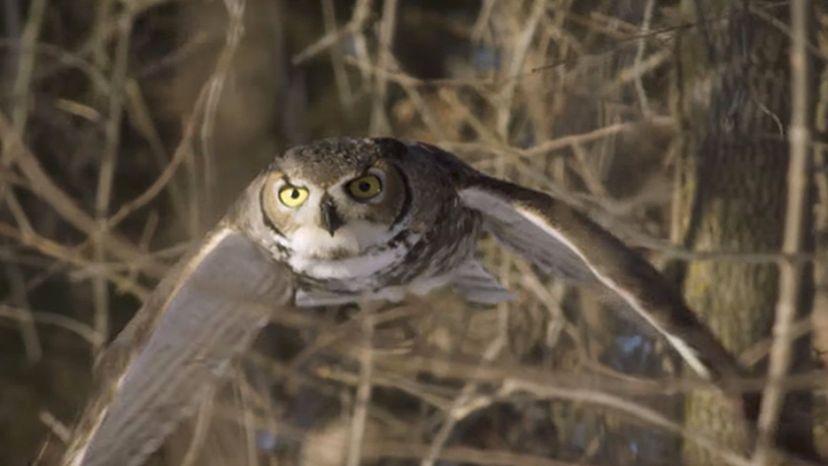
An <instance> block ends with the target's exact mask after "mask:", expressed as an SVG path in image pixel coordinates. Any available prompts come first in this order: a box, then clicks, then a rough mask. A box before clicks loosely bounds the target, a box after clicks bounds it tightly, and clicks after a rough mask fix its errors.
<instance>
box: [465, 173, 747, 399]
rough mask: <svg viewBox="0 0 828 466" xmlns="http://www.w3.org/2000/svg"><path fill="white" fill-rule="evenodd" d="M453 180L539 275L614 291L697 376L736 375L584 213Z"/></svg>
mask: <svg viewBox="0 0 828 466" xmlns="http://www.w3.org/2000/svg"><path fill="white" fill-rule="evenodd" d="M459 183H460V184H461V186H460V187H459V189H458V192H459V195H460V197H461V199H462V201H463V203H464V204H465V205H466V206H467V207H469V208H471V209H474V210H477V211H479V212H481V214H482V215H483V216H484V218H485V220H486V223H487V225H488V226H489V229H490V231H491V233H492V234H493V235H494V236H495V238H497V239H498V240H499V241H500V242H502V243H503V244H505V245H506V246H508V247H510V248H512V249H514V250H515V251H516V252H517V253H518V254H520V255H521V256H523V257H524V258H525V259H527V260H529V261H531V262H533V263H535V264H536V265H537V266H539V267H541V268H543V269H545V270H546V271H549V272H556V273H559V274H563V275H565V276H567V277H570V278H575V279H582V280H592V281H598V282H600V283H602V284H603V285H604V286H606V287H607V288H609V289H610V290H612V291H614V292H615V293H617V294H618V296H620V297H621V298H622V299H623V300H624V301H625V302H626V303H627V304H628V305H629V306H630V307H631V308H632V309H633V310H635V311H636V312H637V313H638V314H639V315H640V316H641V317H643V318H644V320H646V321H647V322H648V323H649V324H650V325H652V327H654V328H655V329H656V330H657V331H658V332H659V333H661V334H663V335H664V337H665V338H666V339H667V341H668V342H669V343H670V344H671V345H672V346H673V348H674V349H675V350H676V351H677V352H678V353H679V354H680V355H681V356H682V358H683V359H684V360H685V361H686V362H687V364H688V365H689V366H690V367H691V368H692V369H693V370H694V371H695V372H697V373H698V374H699V375H700V376H702V377H704V378H706V379H710V380H713V381H716V382H717V383H719V384H720V385H726V384H727V383H728V382H729V381H732V380H733V379H735V378H736V377H738V376H739V375H740V374H741V373H742V372H743V371H742V369H741V367H740V366H739V364H738V363H737V361H736V360H735V358H734V357H733V356H732V355H731V354H730V353H729V352H728V351H727V350H726V349H725V348H724V347H723V346H722V344H721V343H720V342H719V340H718V339H717V338H716V337H715V336H714V335H713V333H712V332H711V331H710V330H709V329H708V328H707V327H706V326H705V325H704V324H703V323H702V322H701V321H700V320H699V319H698V318H697V317H696V315H695V314H694V313H693V312H692V311H691V310H690V309H689V308H688V306H687V305H686V304H685V302H684V300H683V298H682V297H681V295H680V294H679V293H678V291H677V290H676V289H675V288H674V287H673V286H672V285H671V284H670V283H669V282H667V280H666V279H665V278H664V277H663V276H662V275H661V274H659V273H658V272H657V271H656V270H655V268H653V266H652V265H651V264H650V263H649V262H647V261H646V260H645V259H644V258H642V257H641V256H640V255H638V254H637V253H636V252H634V251H633V250H631V249H630V248H628V247H627V246H626V245H625V244H624V243H623V242H621V241H620V240H618V239H617V238H616V237H614V236H613V235H612V234H610V233H609V232H608V231H606V230H604V229H603V228H601V227H600V226H599V225H597V224H596V223H594V222H592V221H591V220H589V219H588V218H587V217H585V216H584V215H582V214H580V213H579V212H577V211H576V210H574V209H573V208H571V207H570V206H568V205H567V204H565V203H563V202H561V201H559V200H557V199H554V198H552V197H550V196H549V195H547V194H545V193H541V192H538V191H534V190H531V189H527V188H524V187H521V186H518V185H515V184H512V183H509V182H505V181H501V180H498V179H495V178H491V177H487V176H484V175H481V174H475V175H468V176H466V177H463V178H461V179H460V181H459Z"/></svg>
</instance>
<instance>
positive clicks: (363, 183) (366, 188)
mask: <svg viewBox="0 0 828 466" xmlns="http://www.w3.org/2000/svg"><path fill="white" fill-rule="evenodd" d="M357 187H358V188H359V190H360V191H362V192H368V191H370V190H371V183H369V182H367V181H361V182H360V183H359V185H358V186H357Z"/></svg>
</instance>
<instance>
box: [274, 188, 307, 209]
mask: <svg viewBox="0 0 828 466" xmlns="http://www.w3.org/2000/svg"><path fill="white" fill-rule="evenodd" d="M307 198H308V190H307V189H305V188H300V187H298V186H290V185H288V186H285V187H283V188H282V189H280V190H279V200H280V201H282V204H284V205H286V206H288V207H299V206H300V205H302V204H303V203H304V202H305V200H307Z"/></svg>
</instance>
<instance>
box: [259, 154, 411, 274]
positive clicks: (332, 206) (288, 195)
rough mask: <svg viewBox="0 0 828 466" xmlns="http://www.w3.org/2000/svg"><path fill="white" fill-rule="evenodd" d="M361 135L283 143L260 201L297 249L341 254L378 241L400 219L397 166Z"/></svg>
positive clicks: (401, 185) (403, 194) (401, 183)
mask: <svg viewBox="0 0 828 466" xmlns="http://www.w3.org/2000/svg"><path fill="white" fill-rule="evenodd" d="M380 149H381V148H378V147H377V145H376V144H375V143H371V144H368V143H367V142H366V143H363V140H359V139H354V140H337V141H322V142H318V143H314V144H313V145H310V146H301V147H297V148H294V149H291V150H289V151H288V152H287V153H285V154H284V156H282V157H280V158H279V159H277V160H276V161H275V162H274V164H273V166H272V167H271V170H270V172H269V173H268V175H267V176H266V179H265V182H264V183H263V185H262V193H261V196H262V199H261V202H262V208H263V213H264V215H265V217H266V220H267V221H268V223H269V224H270V226H271V229H272V230H273V231H274V233H275V234H276V235H277V236H279V238H278V239H279V240H280V243H282V244H283V245H284V246H285V247H287V248H288V249H289V250H291V251H292V252H293V253H295V254H299V255H300V256H304V257H308V258H314V259H341V258H346V257H351V256H356V255H359V254H361V253H362V252H363V251H365V250H366V249H368V248H371V247H372V246H376V245H380V244H385V243H387V242H388V241H389V239H390V238H392V237H393V236H394V235H395V234H396V232H398V231H399V229H400V228H401V227H402V225H403V223H404V222H403V220H404V218H405V215H404V214H405V211H406V204H407V199H408V190H407V187H406V181H405V179H404V178H403V174H402V172H401V170H400V169H399V168H398V166H397V165H396V164H395V163H394V162H393V160H392V159H391V158H389V157H388V155H389V154H393V153H394V152H393V151H392V152H390V153H388V152H386V151H383V150H380Z"/></svg>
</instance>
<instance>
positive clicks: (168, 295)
mask: <svg viewBox="0 0 828 466" xmlns="http://www.w3.org/2000/svg"><path fill="white" fill-rule="evenodd" d="M291 288H292V285H291V276H290V274H289V272H288V271H286V269H284V268H282V267H281V266H279V264H277V263H274V262H273V261H272V260H270V259H269V258H268V257H267V256H266V255H265V254H264V253H263V252H262V251H261V250H260V248H259V247H258V246H257V245H256V243H254V241H252V240H251V239H250V238H249V237H248V236H247V235H246V234H245V233H243V232H240V231H237V230H236V229H234V228H232V227H230V226H221V227H219V228H217V229H216V230H215V231H213V232H212V233H211V234H209V235H208V236H207V238H206V239H205V240H204V241H203V242H202V244H201V245H200V247H198V248H197V249H196V250H195V251H194V253H193V254H191V255H190V256H189V257H187V258H185V259H184V260H182V261H181V262H180V263H179V265H178V266H177V267H176V268H175V269H174V270H173V271H172V272H171V273H170V274H169V275H168V276H167V278H165V279H164V280H163V281H162V282H161V284H159V286H158V287H157V288H156V290H155V291H154V293H153V295H152V296H151V297H150V299H149V300H148V301H147V302H146V303H145V305H144V307H143V308H142V309H141V310H140V311H139V312H138V314H137V315H136V317H135V318H134V319H133V320H132V321H131V322H130V324H129V325H128V326H127V328H126V329H125V330H124V331H123V332H122V333H121V334H120V335H119V336H118V337H117V338H116V339H115V341H114V342H113V344H112V345H111V347H110V348H109V349H108V350H107V352H106V353H105V354H104V357H103V359H102V360H101V367H100V369H101V375H102V379H103V380H102V387H101V391H100V393H98V395H97V396H96V397H95V398H93V401H92V403H91V405H90V406H89V408H88V409H87V411H86V413H85V414H84V416H83V418H82V420H81V422H80V424H79V425H78V427H77V429H76V431H75V434H74V437H73V439H72V442H71V444H70V448H69V450H68V452H67V455H66V456H65V463H64V464H66V465H71V466H107V465H115V464H117V465H121V466H137V465H139V464H141V463H142V462H143V461H144V460H145V459H146V458H147V456H149V455H150V454H152V453H153V452H154V451H155V450H156V449H157V448H158V447H159V446H160V445H161V444H162V443H163V441H164V439H165V438H166V437H167V436H168V435H169V434H170V433H171V432H172V431H173V430H174V429H175V428H176V426H177V425H178V423H179V422H180V421H182V420H183V419H184V418H185V417H187V416H188V415H190V414H191V413H192V412H193V411H194V410H195V409H196V407H197V406H198V404H199V402H201V401H202V400H203V399H204V397H205V396H206V395H208V394H209V393H210V391H211V389H212V388H214V387H215V385H216V382H217V381H218V379H219V378H220V377H221V376H222V375H223V373H224V372H226V369H227V367H228V366H229V364H230V363H231V361H232V359H233V357H234V356H236V355H238V354H239V353H240V352H241V351H242V350H243V349H245V348H246V347H247V346H248V345H249V344H250V343H251V342H252V340H253V338H254V336H255V335H256V334H257V333H258V330H259V329H261V327H262V326H263V325H264V324H265V323H266V322H267V320H268V318H269V316H270V315H271V313H272V312H273V311H274V310H278V309H279V308H280V307H284V306H287V305H288V303H289V301H290V299H291V291H292V289H291Z"/></svg>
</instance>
